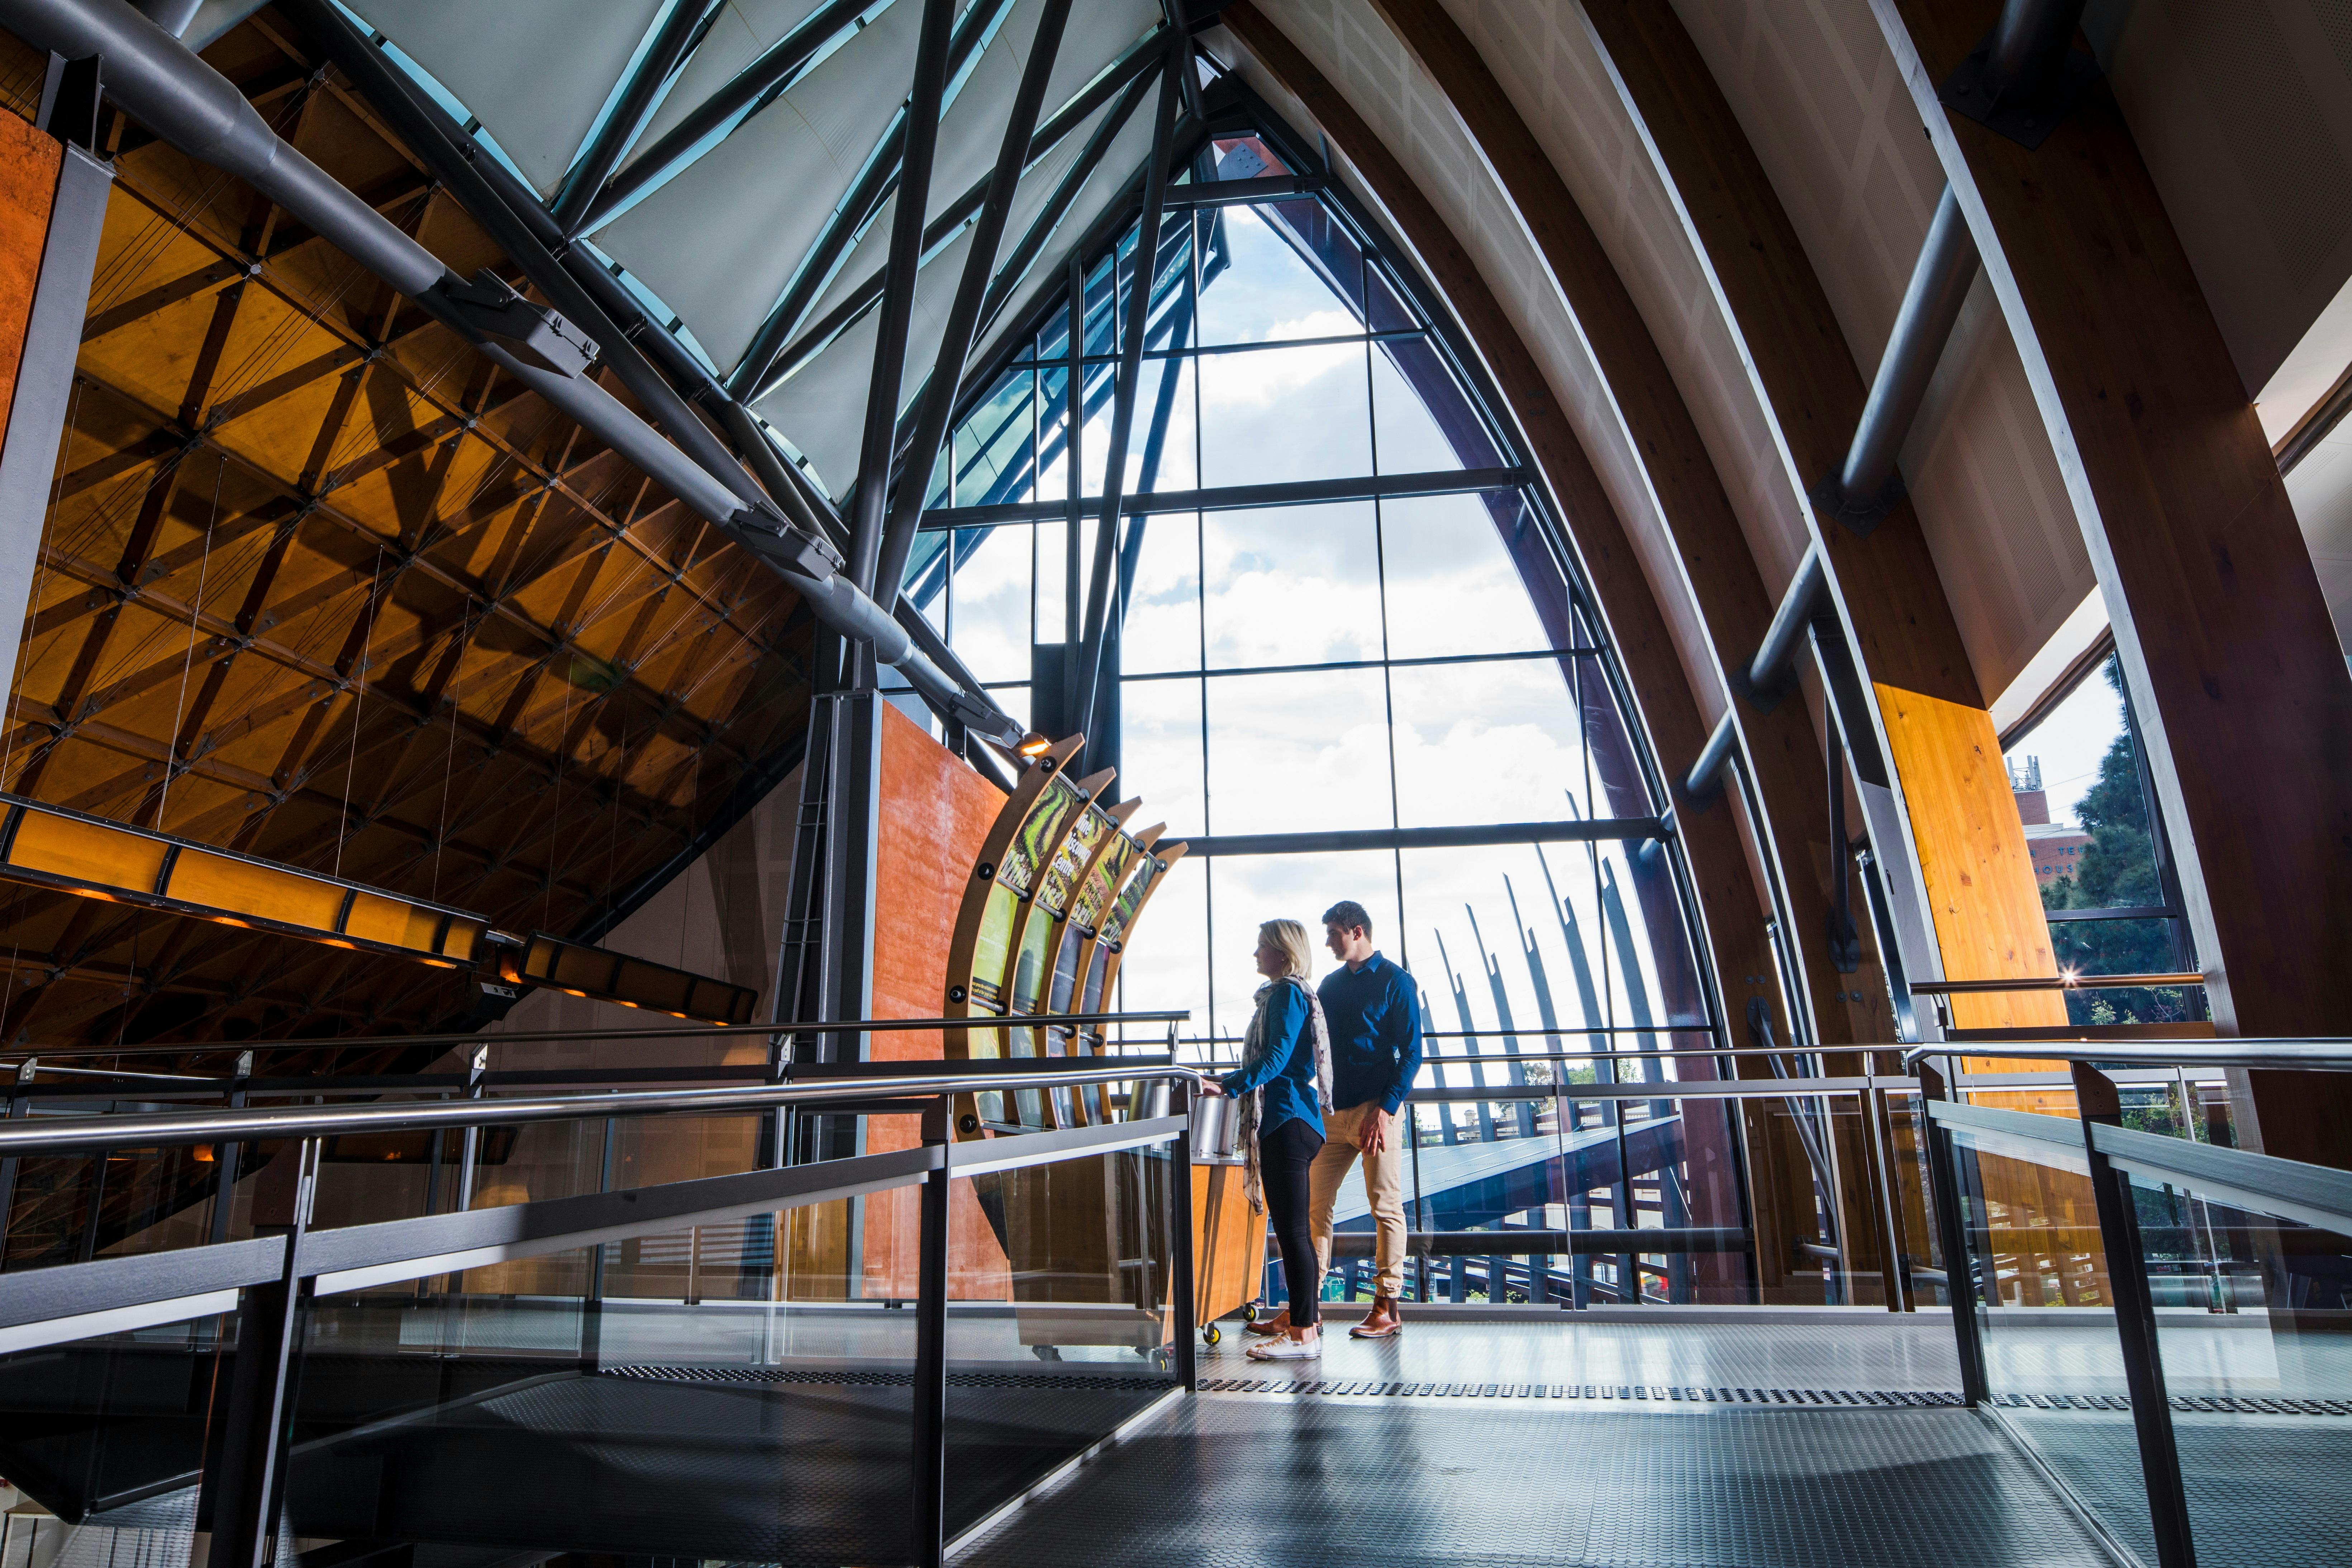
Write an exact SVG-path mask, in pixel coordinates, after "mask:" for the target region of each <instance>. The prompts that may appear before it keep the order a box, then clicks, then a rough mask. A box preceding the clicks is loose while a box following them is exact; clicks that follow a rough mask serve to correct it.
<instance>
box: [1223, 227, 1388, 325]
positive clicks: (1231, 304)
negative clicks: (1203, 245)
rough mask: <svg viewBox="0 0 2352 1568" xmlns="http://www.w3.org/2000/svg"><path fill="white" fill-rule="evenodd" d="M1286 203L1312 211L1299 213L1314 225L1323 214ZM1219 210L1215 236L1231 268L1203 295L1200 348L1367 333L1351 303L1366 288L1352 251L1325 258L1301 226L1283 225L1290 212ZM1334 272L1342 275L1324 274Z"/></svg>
mask: <svg viewBox="0 0 2352 1568" xmlns="http://www.w3.org/2000/svg"><path fill="white" fill-rule="evenodd" d="M1282 205H1284V206H1295V207H1300V208H1305V209H1309V212H1307V213H1301V214H1300V215H1299V217H1300V223H1301V224H1303V225H1305V226H1309V227H1311V226H1313V224H1314V221H1315V217H1316V216H1319V214H1320V210H1321V209H1320V206H1319V205H1318V204H1317V203H1314V202H1300V203H1285V204H1282ZM1216 213H1217V216H1216V218H1215V219H1214V220H1213V226H1215V227H1216V228H1218V229H1220V230H1221V231H1222V233H1221V234H1220V235H1219V237H1218V238H1219V240H1221V241H1222V250H1223V256H1224V257H1225V258H1226V261H1227V265H1226V266H1225V267H1224V268H1223V269H1222V270H1221V271H1219V272H1218V273H1217V274H1216V276H1215V277H1213V278H1211V279H1208V282H1207V285H1206V287H1204V288H1203V289H1202V290H1201V342H1202V345H1203V346H1205V347H1209V348H1218V347H1222V346H1223V345H1225V344H1228V343H1266V342H1292V341H1295V340H1297V339H1300V338H1333V337H1344V336H1350V335H1353V334H1355V333H1359V332H1361V331H1363V330H1364V324H1363V322H1362V321H1361V320H1360V319H1359V318H1358V316H1357V314H1356V312H1355V311H1354V310H1353V309H1351V308H1350V306H1349V300H1352V299H1354V298H1355V297H1356V296H1357V294H1358V291H1359V290H1360V289H1361V287H1362V284H1361V282H1360V279H1359V278H1357V277H1356V276H1354V275H1353V269H1354V266H1355V259H1356V258H1355V257H1354V253H1353V247H1352V246H1349V247H1347V249H1346V250H1344V251H1336V252H1335V253H1334V254H1332V255H1330V256H1328V257H1326V256H1322V255H1318V254H1315V253H1314V252H1313V250H1312V249H1311V248H1310V247H1309V244H1308V242H1307V239H1305V238H1303V237H1301V235H1300V233H1299V226H1300V224H1294V223H1293V222H1290V221H1286V215H1285V214H1283V213H1279V212H1276V210H1275V209H1274V208H1273V207H1271V206H1269V207H1265V208H1260V207H1256V206H1231V207H1221V208H1218V209H1216ZM1310 214H1311V215H1312V216H1310ZM1213 243H1214V242H1213ZM1327 268H1337V269H1338V270H1337V271H1336V272H1334V271H1329V270H1327ZM1339 279H1344V281H1343V282H1342V286H1341V288H1340V289H1339V290H1338V291H1336V292H1335V291H1334V289H1333V287H1332V283H1333V281H1334V280H1339Z"/></svg>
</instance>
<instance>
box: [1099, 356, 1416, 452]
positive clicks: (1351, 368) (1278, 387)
mask: <svg viewBox="0 0 2352 1568" xmlns="http://www.w3.org/2000/svg"><path fill="white" fill-rule="evenodd" d="M1364 353H1365V349H1364V345H1363V344H1362V343H1360V342H1340V343H1315V344H1310V345H1306V346H1302V347H1298V348H1282V349H1255V350H1251V351H1249V352H1246V353H1219V354H1205V355H1203V356H1202V359H1201V362H1200V365H1201V483H1202V485H1203V486H1204V487H1208V488H1215V487H1217V486H1221V485H1260V484H1273V483H1277V482H1285V481H1290V480H1298V479H1344V478H1347V477H1349V476H1351V475H1357V474H1368V473H1370V472H1371V469H1372V451H1371V424H1372V421H1371V400H1370V390H1369V387H1368V384H1367V380H1366V373H1365V361H1364ZM1093 438H1094V437H1093V433H1092V432H1091V431H1089V432H1088V433H1087V439H1088V440H1090V441H1091V440H1092V439H1093Z"/></svg>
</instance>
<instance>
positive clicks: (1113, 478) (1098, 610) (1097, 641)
mask: <svg viewBox="0 0 2352 1568" xmlns="http://www.w3.org/2000/svg"><path fill="white" fill-rule="evenodd" d="M1185 58H1186V52H1185V47H1184V44H1183V41H1182V40H1181V39H1172V40H1171V44H1170V47H1169V50H1168V55H1167V60H1166V64H1165V65H1164V67H1163V68H1162V70H1161V74H1160V103H1159V107H1158V109H1157V110H1156V111H1155V115H1154V118H1153V121H1152V127H1151V164H1150V169H1149V170H1148V171H1147V172H1146V174H1145V175H1144V180H1143V216H1142V219H1141V222H1140V223H1139V226H1138V229H1137V236H1136V242H1135V280H1134V284H1133V288H1132V290H1131V294H1130V297H1129V300H1128V307H1127V320H1126V321H1124V322H1123V323H1121V324H1122V326H1123V327H1124V329H1125V331H1123V333H1122V334H1121V342H1120V343H1119V354H1118V387H1117V395H1116V396H1115V398H1114V400H1113V402H1112V405H1111V419H1110V440H1109V447H1108V451H1107V452H1105V454H1104V462H1103V493H1102V510H1101V512H1100V513H1099V515H1098V516H1097V521H1096V528H1095V553H1094V563H1093V567H1092V570H1091V571H1090V572H1089V573H1088V579H1087V614H1086V631H1085V634H1084V636H1083V637H1081V638H1080V639H1079V642H1078V646H1077V650H1076V652H1077V667H1078V668H1077V691H1076V697H1077V700H1076V704H1075V705H1074V706H1073V707H1072V708H1071V710H1070V715H1069V717H1070V721H1071V722H1072V723H1073V724H1075V725H1076V727H1077V728H1078V729H1080V730H1082V731H1092V730H1093V729H1094V728H1095V704H1096V699H1097V695H1098V689H1099V688H1100V686H1101V683H1102V666H1103V645H1104V644H1105V642H1107V641H1108V638H1109V637H1110V635H1111V628H1112V625H1113V621H1114V619H1115V618H1116V619H1124V618H1125V617H1124V612H1123V610H1121V609H1120V608H1119V607H1118V606H1116V605H1113V604H1112V600H1113V599H1114V598H1116V597H1117V595H1118V580H1117V577H1116V575H1115V574H1114V572H1113V567H1114V566H1115V565H1116V563H1117V562H1118V524H1119V510H1120V502H1121V501H1123V500H1125V499H1126V491H1127V447H1128V442H1129V439H1130V438H1131V437H1133V435H1134V431H1135V393H1136V383H1137V381H1138V380H1139V379H1140V378H1141V376H1142V374H1143V334H1144V331H1145V329H1146V327H1147V326H1148V325H1149V324H1150V315H1151V285H1152V283H1153V281H1154V280H1155V279H1158V277H1159V275H1160V207H1161V204H1162V202H1163V201H1164V200H1165V199H1166V197H1167V195H1168V160H1169V154H1170V152H1171V144H1172V143H1173V142H1174V140H1175V135H1176V110H1177V106H1178V102H1179V97H1178V93H1177V90H1176V89H1177V81H1176V79H1177V76H1178V74H1179V72H1180V70H1181V67H1182V65H1183V62H1184V60H1185ZM1117 254H1118V251H1117V247H1113V250H1112V255H1113V256H1114V257H1116V256H1117ZM1111 276H1112V278H1113V279H1117V277H1118V268H1117V267H1116V266H1114V267H1113V268H1112V269H1111ZM1081 346H1082V345H1076V344H1074V345H1073V347H1074V348H1079V347H1081ZM1082 383H1083V378H1082V377H1081V376H1080V375H1078V374H1073V375H1072V377H1071V388H1070V391H1071V397H1072V399H1073V401H1074V403H1075V402H1076V401H1077V400H1079V399H1081V398H1082V397H1083V392H1082ZM1070 488H1071V489H1072V491H1073V493H1075V492H1076V489H1077V488H1078V485H1077V474H1076V470H1075V469H1074V470H1073V472H1072V482H1071V487H1070ZM1073 543H1075V541H1073Z"/></svg>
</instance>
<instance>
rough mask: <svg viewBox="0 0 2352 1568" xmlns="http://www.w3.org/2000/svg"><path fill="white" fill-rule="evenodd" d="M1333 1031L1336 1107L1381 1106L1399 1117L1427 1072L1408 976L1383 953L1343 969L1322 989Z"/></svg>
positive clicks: (1416, 1006) (1326, 980) (1327, 1021)
mask: <svg viewBox="0 0 2352 1568" xmlns="http://www.w3.org/2000/svg"><path fill="white" fill-rule="evenodd" d="M1316 994H1317V995H1318V996H1320V997H1322V998H1323V1022H1324V1023H1325V1025H1326V1026H1328V1027H1329V1029H1330V1031H1331V1103H1332V1104H1333V1105H1334V1106H1337V1107H1339V1108H1340V1109H1342V1110H1345V1109H1347V1108H1349V1107H1350V1106H1357V1105H1370V1103H1372V1102H1373V1101H1374V1100H1378V1101H1379V1102H1380V1107H1381V1110H1385V1111H1387V1112H1388V1113H1389V1114H1390V1115H1391V1116H1393V1115H1395V1114H1396V1112H1397V1108H1398V1107H1399V1106H1401V1105H1402V1104H1403V1103H1404V1097H1405V1095H1406V1094H1407V1093H1409V1092H1410V1091H1411V1090H1412V1080H1413V1079H1414V1078H1416V1077H1417V1076H1419V1074H1420V1072H1421V1002H1420V1000H1419V999H1418V998H1417V997H1416V996H1415V995H1414V994H1413V989H1412V979H1411V977H1410V976H1408V975H1407V974H1406V973H1405V972H1404V971H1403V970H1402V969H1399V968H1398V967H1397V966H1396V965H1395V964H1393V963H1390V962H1389V961H1388V960H1387V959H1385V958H1382V957H1381V955H1380V954H1379V953H1377V952H1376V953H1374V954H1372V956H1371V957H1370V958H1368V959H1366V960H1365V961H1364V966H1363V968H1361V969H1358V970H1350V969H1349V967H1348V966H1347V965H1346V964H1344V963H1343V964H1341V965H1340V966H1339V968H1337V969H1335V970H1333V971H1332V972H1331V973H1329V974H1328V975H1326V976H1324V978H1323V984H1321V985H1319V986H1318V987H1317V988H1316Z"/></svg>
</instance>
